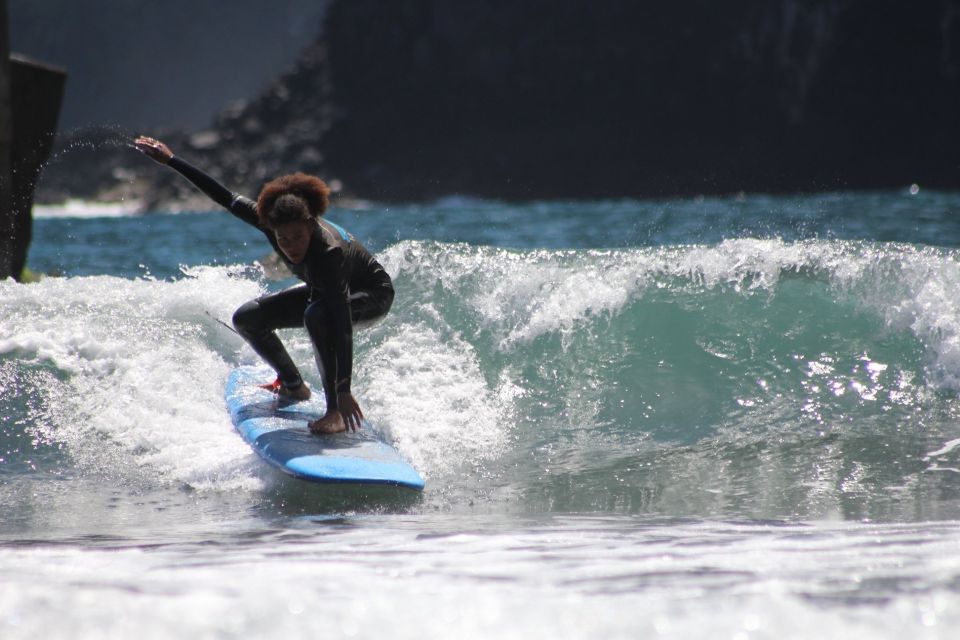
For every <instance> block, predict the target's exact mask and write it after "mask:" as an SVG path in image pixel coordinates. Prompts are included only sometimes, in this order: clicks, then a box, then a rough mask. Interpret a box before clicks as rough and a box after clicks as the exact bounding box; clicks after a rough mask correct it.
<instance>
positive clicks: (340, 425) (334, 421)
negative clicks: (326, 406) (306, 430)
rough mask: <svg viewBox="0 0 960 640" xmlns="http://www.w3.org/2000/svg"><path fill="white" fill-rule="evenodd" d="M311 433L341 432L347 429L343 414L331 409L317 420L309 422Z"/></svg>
mask: <svg viewBox="0 0 960 640" xmlns="http://www.w3.org/2000/svg"><path fill="white" fill-rule="evenodd" d="M309 426H310V432H311V433H341V432H343V431H346V430H347V425H346V424H345V423H344V422H343V416H341V415H340V412H339V411H331V412H330V413H328V414H327V415H325V416H323V417H322V418H320V419H319V420H314V421H313V422H311V423H310V425H309Z"/></svg>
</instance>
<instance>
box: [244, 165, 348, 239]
mask: <svg viewBox="0 0 960 640" xmlns="http://www.w3.org/2000/svg"><path fill="white" fill-rule="evenodd" d="M329 204H330V187H328V186H327V183H326V182H324V181H323V180H321V179H320V178H318V177H316V176H308V175H307V174H305V173H291V174H290V175H286V176H280V177H279V178H275V179H273V180H271V181H270V182H268V183H267V184H265V185H263V189H261V190H260V196H259V197H258V198H257V218H258V219H259V221H260V226H262V227H265V228H268V229H272V228H273V227H275V226H276V225H278V224H282V223H284V222H293V221H295V220H311V219H315V218H319V217H320V216H322V215H323V214H324V213H326V212H327V206H328V205H329Z"/></svg>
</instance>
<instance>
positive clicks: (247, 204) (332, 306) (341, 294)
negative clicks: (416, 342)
mask: <svg viewBox="0 0 960 640" xmlns="http://www.w3.org/2000/svg"><path fill="white" fill-rule="evenodd" d="M168 164H169V166H170V168H172V169H175V170H176V171H177V172H179V173H180V174H181V175H183V176H184V177H185V178H187V179H188V180H189V181H190V182H192V183H193V184H194V185H195V186H196V187H197V188H198V189H200V190H201V191H203V192H204V193H205V194H206V195H207V196H209V197H210V199H212V200H213V201H214V202H216V203H217V204H219V205H221V206H222V207H225V208H226V209H227V210H228V211H229V212H230V213H232V214H233V215H234V216H236V217H237V218H239V219H241V220H243V221H244V222H246V223H247V224H249V225H252V226H254V227H256V228H257V229H259V230H260V231H261V232H262V233H263V235H264V236H265V237H266V238H267V241H268V242H269V243H270V245H271V246H272V247H273V249H274V250H275V251H276V252H277V254H278V255H279V256H280V258H281V259H282V260H283V261H284V263H285V264H286V265H287V267H289V269H290V271H291V272H293V274H294V275H296V276H297V277H298V278H300V279H301V280H303V281H304V283H306V284H301V285H296V286H293V287H290V288H289V289H285V290H283V291H280V292H278V293H272V294H268V295H265V296H262V297H260V298H257V299H256V300H251V301H250V302H247V303H246V304H244V305H243V306H241V307H240V308H239V309H237V311H236V313H234V315H233V324H234V326H235V327H236V329H237V332H238V333H239V334H240V335H241V336H243V337H244V338H245V339H246V340H247V342H249V343H250V346H252V347H253V349H254V351H256V352H257V353H258V354H259V355H260V357H262V358H263V359H264V360H266V361H267V363H268V364H269V365H270V366H271V367H273V369H274V370H275V371H276V372H277V377H278V378H279V379H280V380H281V382H282V383H283V385H284V386H286V387H287V388H291V389H293V388H296V387H298V386H300V384H302V382H303V381H302V378H301V377H300V372H299V371H298V370H297V367H296V365H295V364H294V363H293V360H291V358H290V355H289V354H288V353H287V350H286V349H285V348H284V346H283V343H282V342H280V339H279V338H278V337H277V335H276V333H275V331H276V330H277V329H285V328H294V327H300V326H302V327H305V328H306V330H307V332H308V333H309V335H310V341H311V342H312V343H313V348H314V353H315V355H316V360H317V367H318V368H319V369H320V376H321V378H322V379H323V391H324V395H325V396H326V400H327V407H328V409H336V408H339V406H340V403H339V400H338V398H337V394H338V393H339V392H349V391H350V379H351V372H352V369H353V328H354V325H355V324H357V323H361V324H364V323H369V322H372V321H374V320H377V319H379V318H382V317H383V316H384V315H386V313H387V311H389V310H390V305H391V304H392V303H393V295H394V292H393V283H392V282H391V280H390V276H389V275H387V272H386V271H385V270H384V269H383V267H382V266H381V265H380V263H379V262H377V261H376V260H375V259H374V258H373V256H372V255H370V252H369V251H367V249H366V248H364V246H363V245H361V244H360V243H359V242H357V241H356V240H355V239H354V238H353V236H351V235H350V234H349V233H347V232H346V231H345V230H343V229H341V228H340V227H339V226H337V225H335V224H333V223H331V222H329V221H327V220H323V219H318V220H317V226H316V228H315V229H314V230H313V234H312V236H311V238H310V245H309V248H308V249H307V253H306V256H305V257H304V258H303V260H302V261H300V262H299V263H293V262H291V261H290V260H289V259H288V258H287V256H286V255H284V253H283V251H281V250H280V247H279V246H278V245H277V239H276V237H274V234H273V232H272V231H271V230H269V229H264V228H262V227H261V226H260V224H259V220H258V219H257V210H256V203H255V202H254V201H253V200H251V199H250V198H246V197H244V196H241V195H239V194H236V193H233V192H231V191H229V190H228V189H226V188H225V187H224V186H223V185H221V184H220V183H219V182H217V181H216V180H214V179H213V178H212V177H210V176H208V175H207V174H206V173H204V172H203V171H201V170H200V169H197V168H196V167H194V166H193V165H191V164H190V163H188V162H186V161H185V160H182V159H180V158H178V157H176V156H175V157H173V158H172V159H171V160H170V162H169V163H168Z"/></svg>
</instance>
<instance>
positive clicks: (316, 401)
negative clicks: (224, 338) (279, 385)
mask: <svg viewBox="0 0 960 640" xmlns="http://www.w3.org/2000/svg"><path fill="white" fill-rule="evenodd" d="M274 377H275V376H274V374H273V371H271V370H270V369H267V368H264V367H239V368H237V369H235V370H233V371H232V372H231V373H230V376H229V378H228V379H227V386H226V389H225V392H224V394H225V396H226V402H227V409H228V410H229V411H230V417H231V418H232V420H233V424H234V426H235V427H236V428H237V431H239V432H240V435H242V436H243V439H244V440H246V441H247V442H248V443H250V446H251V447H253V449H254V451H256V452H257V453H258V454H260V456H261V457H262V458H263V459H264V460H266V461H267V462H269V463H270V464H272V465H274V466H276V467H277V468H279V469H280V470H281V471H283V472H285V473H288V474H290V475H292V476H295V477H297V478H300V479H302V480H309V481H311V482H321V483H347V484H379V485H393V486H399V487H408V488H410V489H416V490H418V491H419V490H422V489H423V484H424V483H423V478H421V477H420V474H419V473H417V471H416V469H414V468H413V467H412V466H410V465H409V464H408V463H407V462H406V461H405V460H404V459H403V458H401V457H400V454H399V453H397V450H396V449H394V448H393V447H391V446H390V445H389V444H387V443H386V442H384V441H383V439H382V438H381V436H380V434H379V433H378V432H377V431H375V430H374V429H372V428H371V427H370V426H369V425H367V424H364V428H363V429H360V430H359V431H357V432H355V433H337V434H331V435H315V434H312V433H310V430H309V429H308V428H307V423H308V422H310V421H311V420H316V419H317V418H319V417H320V416H321V415H323V413H324V403H323V400H322V396H321V394H319V393H314V394H313V396H314V397H313V398H312V399H311V400H309V401H307V402H291V401H289V400H284V399H281V398H278V397H277V396H276V395H275V394H273V393H271V392H269V391H267V390H265V389H260V388H259V387H258V386H257V385H259V384H264V383H267V382H270V381H271V380H273V378H274Z"/></svg>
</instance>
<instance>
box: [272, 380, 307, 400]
mask: <svg viewBox="0 0 960 640" xmlns="http://www.w3.org/2000/svg"><path fill="white" fill-rule="evenodd" d="M277 395H278V396H280V397H281V398H287V399H289V400H309V399H310V387H308V386H307V383H306V382H301V383H300V386H299V387H294V388H293V389H288V388H287V387H284V386H283V385H280V388H279V389H277Z"/></svg>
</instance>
